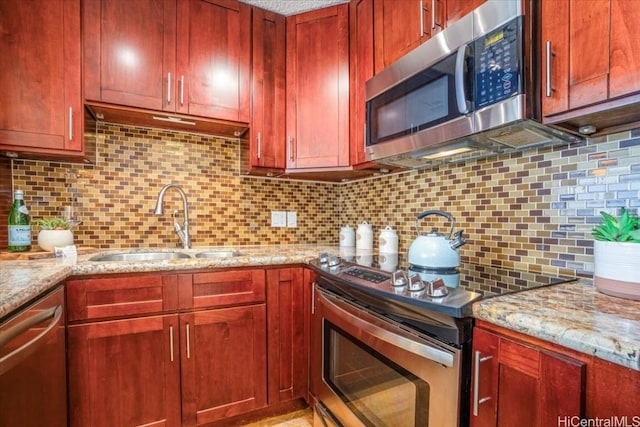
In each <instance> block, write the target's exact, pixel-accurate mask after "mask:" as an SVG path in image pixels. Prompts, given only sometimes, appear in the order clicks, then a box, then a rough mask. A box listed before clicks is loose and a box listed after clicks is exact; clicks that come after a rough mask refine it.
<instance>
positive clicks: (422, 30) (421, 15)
mask: <svg viewBox="0 0 640 427" xmlns="http://www.w3.org/2000/svg"><path fill="white" fill-rule="evenodd" d="M423 1H424V0H420V37H422V36H423V35H424V3H423Z"/></svg>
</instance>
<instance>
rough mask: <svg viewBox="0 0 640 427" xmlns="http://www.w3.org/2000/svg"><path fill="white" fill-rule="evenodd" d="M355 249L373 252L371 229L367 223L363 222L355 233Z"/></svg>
mask: <svg viewBox="0 0 640 427" xmlns="http://www.w3.org/2000/svg"><path fill="white" fill-rule="evenodd" d="M356 249H360V250H365V251H371V250H373V228H372V227H371V224H369V223H368V222H367V221H363V222H362V224H360V225H359V226H358V230H357V231H356Z"/></svg>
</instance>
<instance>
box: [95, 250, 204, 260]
mask: <svg viewBox="0 0 640 427" xmlns="http://www.w3.org/2000/svg"><path fill="white" fill-rule="evenodd" d="M180 258H191V255H189V254H185V253H184V252H127V253H120V254H106V255H96V256H94V257H92V258H89V261H162V260H167V259H180Z"/></svg>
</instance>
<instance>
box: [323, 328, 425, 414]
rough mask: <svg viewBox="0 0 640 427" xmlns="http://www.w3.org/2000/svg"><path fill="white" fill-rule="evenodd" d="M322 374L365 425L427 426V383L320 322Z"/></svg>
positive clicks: (341, 332)
mask: <svg viewBox="0 0 640 427" xmlns="http://www.w3.org/2000/svg"><path fill="white" fill-rule="evenodd" d="M323 329H324V343H325V345H324V355H323V360H324V363H323V377H324V380H325V381H326V383H327V384H328V385H329V387H331V388H332V389H333V391H334V392H335V393H336V394H337V395H338V396H340V398H341V399H342V400H343V401H344V403H345V404H346V405H347V406H348V407H349V408H350V409H351V411H353V413H354V414H355V415H356V416H357V417H358V418H359V419H360V420H361V421H362V422H363V423H364V424H365V425H367V426H427V425H428V423H429V416H428V415H429V392H430V391H429V384H427V383H426V382H424V381H423V380H421V379H420V378H418V377H416V376H415V375H413V374H412V373H411V372H409V371H407V370H405V369H403V368H402V367H400V366H398V365H397V364H395V363H394V362H392V361H391V360H389V359H387V358H386V357H384V356H383V355H381V354H380V353H378V352H376V351H375V350H373V349H371V348H370V347H368V346H366V345H365V344H363V343H361V342H359V341H358V340H356V339H355V338H354V337H352V336H351V335H349V334H347V333H346V332H344V331H343V330H341V329H340V328H338V327H337V326H335V325H333V324H332V323H331V322H329V321H327V320H325V321H324V328H323Z"/></svg>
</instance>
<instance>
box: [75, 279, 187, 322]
mask: <svg viewBox="0 0 640 427" xmlns="http://www.w3.org/2000/svg"><path fill="white" fill-rule="evenodd" d="M177 308H178V278H177V276H176V275H175V274H169V275H166V276H163V275H160V274H151V275H142V276H129V277H122V276H120V277H118V276H116V277H98V278H92V279H72V280H68V281H67V313H68V314H67V318H68V320H69V321H70V322H73V321H77V320H87V319H100V318H102V319H104V318H110V317H111V318H113V317H124V316H137V315H141V314H157V313H160V312H162V311H167V310H175V309H177Z"/></svg>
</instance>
